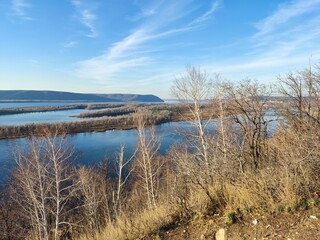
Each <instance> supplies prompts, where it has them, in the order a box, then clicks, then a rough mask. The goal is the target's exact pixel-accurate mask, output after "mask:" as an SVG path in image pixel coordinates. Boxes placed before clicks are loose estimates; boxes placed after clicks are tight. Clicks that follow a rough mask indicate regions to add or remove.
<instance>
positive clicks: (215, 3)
mask: <svg viewBox="0 0 320 240" xmlns="http://www.w3.org/2000/svg"><path fill="white" fill-rule="evenodd" d="M220 5H221V1H219V0H214V1H213V2H212V5H211V8H210V9H209V10H208V11H207V12H205V13H204V14H202V15H201V16H199V17H197V18H196V19H194V20H193V21H192V22H191V24H190V25H193V24H199V23H202V22H205V21H207V20H208V19H209V18H211V16H212V15H213V13H215V12H216V11H217V10H218V8H219V7H220Z"/></svg>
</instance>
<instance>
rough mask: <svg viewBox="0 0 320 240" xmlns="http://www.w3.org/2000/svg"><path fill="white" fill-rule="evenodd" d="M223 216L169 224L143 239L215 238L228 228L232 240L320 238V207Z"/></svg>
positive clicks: (309, 239) (311, 239)
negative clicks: (229, 221)
mask: <svg viewBox="0 0 320 240" xmlns="http://www.w3.org/2000/svg"><path fill="white" fill-rule="evenodd" d="M224 221H225V218H224V217H221V216H216V217H212V218H209V219H206V220H197V221H192V222H189V223H187V224H185V225H180V226H171V227H170V226H168V227H167V228H166V229H163V230H162V231H160V232H159V233H157V234H155V235H153V236H147V237H145V238H143V240H151V239H155V240H171V239H172V240H184V239H195V240H196V239H200V240H205V239H215V237H214V236H215V232H216V231H217V230H219V229H220V228H224V229H225V230H226V233H227V239H228V240H243V239H256V240H258V239H259V240H260V239H276V240H278V239H279V240H280V239H286V240H300V239H303V240H320V209H319V208H313V209H310V210H307V211H299V212H296V213H279V214H274V215H270V216H263V215H257V214H256V215H253V214H248V215H246V216H244V217H241V219H239V218H238V219H237V221H236V223H234V224H226V223H225V222H224Z"/></svg>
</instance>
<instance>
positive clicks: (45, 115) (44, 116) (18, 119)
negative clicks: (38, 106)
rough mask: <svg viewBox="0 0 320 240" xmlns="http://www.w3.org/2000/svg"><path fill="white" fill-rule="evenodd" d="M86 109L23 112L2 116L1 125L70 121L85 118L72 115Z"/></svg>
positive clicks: (0, 118) (0, 117)
mask: <svg viewBox="0 0 320 240" xmlns="http://www.w3.org/2000/svg"><path fill="white" fill-rule="evenodd" d="M87 111H89V110H85V109H72V110H63V111H53V112H38V113H22V114H13V115H3V116H0V127H1V126H12V125H23V124H28V123H46V122H70V121H79V120H83V119H81V118H75V117H72V116H74V115H77V114H79V113H83V112H87Z"/></svg>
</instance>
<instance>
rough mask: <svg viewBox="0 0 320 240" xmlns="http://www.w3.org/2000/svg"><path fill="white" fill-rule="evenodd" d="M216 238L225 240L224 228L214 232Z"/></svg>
mask: <svg viewBox="0 0 320 240" xmlns="http://www.w3.org/2000/svg"><path fill="white" fill-rule="evenodd" d="M215 239H216V240H227V233H226V229H224V228H220V229H219V230H218V231H217V232H216V234H215Z"/></svg>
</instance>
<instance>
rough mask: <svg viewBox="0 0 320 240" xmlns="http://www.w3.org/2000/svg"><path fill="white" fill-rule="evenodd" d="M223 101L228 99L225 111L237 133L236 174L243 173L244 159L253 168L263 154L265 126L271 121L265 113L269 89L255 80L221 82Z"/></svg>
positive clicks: (258, 163) (268, 104)
mask: <svg viewBox="0 0 320 240" xmlns="http://www.w3.org/2000/svg"><path fill="white" fill-rule="evenodd" d="M223 92H224V96H225V99H227V100H228V112H229V114H230V115H231V116H232V118H233V120H234V123H235V124H236V126H237V129H236V132H238V133H240V135H239V136H238V139H237V142H238V143H239V150H240V153H241V154H240V155H239V157H238V159H239V165H240V171H241V172H244V171H245V165H246V164H247V161H246V160H247V156H250V158H251V163H250V164H251V165H252V167H253V168H254V169H257V168H258V167H259V165H260V163H261V159H262V157H263V156H264V154H265V152H264V151H265V150H266V148H265V146H266V145H265V143H266V139H267V134H268V131H267V128H268V124H269V122H270V121H272V119H267V118H266V111H267V110H268V108H270V107H271V105H270V101H269V99H270V96H271V94H272V91H271V89H269V88H267V87H266V86H265V85H263V84H260V83H258V82H255V81H251V80H249V79H248V80H245V81H242V82H240V83H239V84H238V85H234V84H232V83H225V84H224V87H223Z"/></svg>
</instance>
